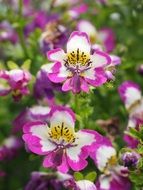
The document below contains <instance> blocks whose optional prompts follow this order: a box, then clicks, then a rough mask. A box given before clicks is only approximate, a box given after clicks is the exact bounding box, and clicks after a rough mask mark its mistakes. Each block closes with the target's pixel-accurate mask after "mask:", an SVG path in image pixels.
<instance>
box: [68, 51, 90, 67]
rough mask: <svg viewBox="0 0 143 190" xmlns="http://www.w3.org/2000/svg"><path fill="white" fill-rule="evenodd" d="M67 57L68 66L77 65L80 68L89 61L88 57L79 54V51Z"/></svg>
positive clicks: (82, 53)
mask: <svg viewBox="0 0 143 190" xmlns="http://www.w3.org/2000/svg"><path fill="white" fill-rule="evenodd" d="M67 57H68V58H67V62H68V64H69V65H76V64H78V63H79V64H80V65H81V66H85V65H86V64H88V63H89V61H90V55H88V54H85V53H84V52H81V51H80V50H79V49H77V51H72V52H71V53H68V55H67Z"/></svg>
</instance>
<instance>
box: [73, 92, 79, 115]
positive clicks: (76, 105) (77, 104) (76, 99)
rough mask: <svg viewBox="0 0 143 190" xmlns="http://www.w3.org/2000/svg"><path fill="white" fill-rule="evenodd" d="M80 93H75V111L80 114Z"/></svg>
mask: <svg viewBox="0 0 143 190" xmlns="http://www.w3.org/2000/svg"><path fill="white" fill-rule="evenodd" d="M78 98H79V96H78V94H75V96H74V109H75V112H76V113H77V114H78V110H79V101H78Z"/></svg>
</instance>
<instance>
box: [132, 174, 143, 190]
mask: <svg viewBox="0 0 143 190" xmlns="http://www.w3.org/2000/svg"><path fill="white" fill-rule="evenodd" d="M129 178H130V180H131V181H132V182H133V183H134V184H135V185H137V186H141V187H142V186H143V172H141V171H133V172H130V176H129Z"/></svg>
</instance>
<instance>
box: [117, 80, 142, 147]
mask: <svg viewBox="0 0 143 190" xmlns="http://www.w3.org/2000/svg"><path fill="white" fill-rule="evenodd" d="M118 91H119V95H120V97H121V99H122V101H123V102H124V104H125V107H126V109H127V111H128V113H129V120H128V125H127V130H126V131H125V135H124V140H125V141H126V142H127V144H128V146H130V147H132V148H136V147H137V145H138V140H137V139H135V138H134V137H132V136H130V135H129V134H128V131H129V130H130V128H135V129H137V130H138V129H139V126H140V125H142V124H143V99H142V94H141V89H140V87H139V85H138V84H136V83H134V82H132V81H125V82H123V83H122V84H121V85H120V86H119V89H118Z"/></svg>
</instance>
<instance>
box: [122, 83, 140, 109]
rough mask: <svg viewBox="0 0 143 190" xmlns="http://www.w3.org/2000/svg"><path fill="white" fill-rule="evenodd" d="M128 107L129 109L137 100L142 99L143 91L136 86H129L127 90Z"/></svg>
mask: <svg viewBox="0 0 143 190" xmlns="http://www.w3.org/2000/svg"><path fill="white" fill-rule="evenodd" d="M125 96H126V103H125V104H126V108H127V109H128V108H129V107H130V106H131V105H132V104H134V103H135V102H136V101H138V100H141V91H140V90H139V89H137V88H134V87H128V88H127V89H126V92H125Z"/></svg>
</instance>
